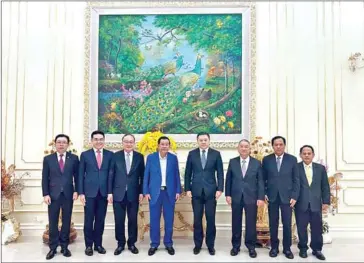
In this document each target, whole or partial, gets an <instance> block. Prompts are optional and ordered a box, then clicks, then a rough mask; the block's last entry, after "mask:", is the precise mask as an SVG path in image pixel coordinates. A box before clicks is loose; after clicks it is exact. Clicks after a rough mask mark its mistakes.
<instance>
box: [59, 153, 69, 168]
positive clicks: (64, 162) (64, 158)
mask: <svg viewBox="0 0 364 263" xmlns="http://www.w3.org/2000/svg"><path fill="white" fill-rule="evenodd" d="M66 155H67V152H64V153H63V156H62V159H63V167H64V165H66ZM57 160H58V162H59V161H60V160H61V154H60V153H59V152H57Z"/></svg>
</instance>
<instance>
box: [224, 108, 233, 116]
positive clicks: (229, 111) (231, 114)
mask: <svg viewBox="0 0 364 263" xmlns="http://www.w3.org/2000/svg"><path fill="white" fill-rule="evenodd" d="M225 115H226V117H232V116H233V111H232V110H228V111H227V112H225Z"/></svg>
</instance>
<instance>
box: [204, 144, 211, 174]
mask: <svg viewBox="0 0 364 263" xmlns="http://www.w3.org/2000/svg"><path fill="white" fill-rule="evenodd" d="M206 157H207V158H206V163H205V168H206V167H207V164H208V163H209V161H211V158H212V157H211V149H210V148H209V150H208V151H207V156H206ZM201 166H202V164H201ZM205 168H204V170H205Z"/></svg>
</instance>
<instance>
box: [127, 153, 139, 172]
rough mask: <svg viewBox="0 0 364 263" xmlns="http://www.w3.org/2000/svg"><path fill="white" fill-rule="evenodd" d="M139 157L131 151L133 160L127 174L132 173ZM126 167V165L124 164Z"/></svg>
mask: <svg viewBox="0 0 364 263" xmlns="http://www.w3.org/2000/svg"><path fill="white" fill-rule="evenodd" d="M138 159H139V158H138V157H137V155H136V154H135V152H133V160H132V161H131V166H130V171H129V174H130V173H132V172H133V171H134V169H135V167H136V165H137V162H138V161H139V160H138ZM125 167H126V166H125Z"/></svg>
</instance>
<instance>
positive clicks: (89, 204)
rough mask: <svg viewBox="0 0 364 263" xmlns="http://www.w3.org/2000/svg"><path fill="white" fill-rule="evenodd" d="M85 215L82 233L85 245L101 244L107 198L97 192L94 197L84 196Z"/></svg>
mask: <svg viewBox="0 0 364 263" xmlns="http://www.w3.org/2000/svg"><path fill="white" fill-rule="evenodd" d="M84 211H85V214H84V215H85V217H84V222H85V224H84V227H83V233H84V235H85V245H86V247H92V245H94V246H95V247H98V246H102V235H103V233H104V228H105V217H106V211H107V198H106V197H103V196H102V195H101V194H100V192H98V194H97V196H96V197H93V198H91V197H87V196H86V205H85V206H84Z"/></svg>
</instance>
